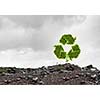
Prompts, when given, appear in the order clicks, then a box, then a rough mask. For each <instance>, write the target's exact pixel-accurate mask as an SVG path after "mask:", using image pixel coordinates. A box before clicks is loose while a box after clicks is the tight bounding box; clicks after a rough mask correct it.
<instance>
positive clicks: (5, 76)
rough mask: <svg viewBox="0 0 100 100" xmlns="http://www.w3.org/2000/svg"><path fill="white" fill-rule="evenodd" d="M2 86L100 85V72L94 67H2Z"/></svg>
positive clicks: (0, 79)
mask: <svg viewBox="0 0 100 100" xmlns="http://www.w3.org/2000/svg"><path fill="white" fill-rule="evenodd" d="M0 84H1V85H99V84H100V71H99V70H98V69H97V68H96V67H93V66H92V65H89V66H86V67H79V66H77V65H74V64H70V63H66V64H58V65H53V66H48V67H45V66H43V67H41V68H35V69H33V68H26V69H25V68H16V67H0Z"/></svg>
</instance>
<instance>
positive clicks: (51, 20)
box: [0, 15, 86, 51]
mask: <svg viewBox="0 0 100 100" xmlns="http://www.w3.org/2000/svg"><path fill="white" fill-rule="evenodd" d="M85 18H86V17H85V16H67V15H66V16H64V15H62V16H61V15H28V16H26V15H24V16H1V17H0V50H6V49H15V48H33V49H34V50H36V51H41V50H50V49H51V48H52V46H53V44H54V43H55V40H56V39H57V38H58V35H61V34H62V33H61V32H62V30H63V29H64V28H66V29H69V28H71V27H72V26H74V25H78V24H80V23H82V22H84V20H85Z"/></svg>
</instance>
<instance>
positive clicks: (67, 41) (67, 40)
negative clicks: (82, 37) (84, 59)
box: [54, 34, 81, 61]
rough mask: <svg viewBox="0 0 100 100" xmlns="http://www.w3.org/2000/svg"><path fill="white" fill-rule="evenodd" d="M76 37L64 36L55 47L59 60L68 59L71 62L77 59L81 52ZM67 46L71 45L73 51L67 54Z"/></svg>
mask: <svg viewBox="0 0 100 100" xmlns="http://www.w3.org/2000/svg"><path fill="white" fill-rule="evenodd" d="M75 40H76V37H73V36H72V35H71V34H64V35H63V36H62V37H61V39H60V40H59V44H57V45H54V47H55V49H54V54H55V55H56V57H57V58H58V59H66V61H70V60H72V59H73V58H77V57H78V56H79V54H80V52H81V50H80V47H79V45H78V44H75ZM65 45H70V46H71V49H70V50H69V51H68V52H66V51H65V50H64V47H63V46H65Z"/></svg>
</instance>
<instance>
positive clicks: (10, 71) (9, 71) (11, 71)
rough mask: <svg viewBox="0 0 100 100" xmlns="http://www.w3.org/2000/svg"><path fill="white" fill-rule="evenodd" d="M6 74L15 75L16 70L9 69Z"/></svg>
mask: <svg viewBox="0 0 100 100" xmlns="http://www.w3.org/2000/svg"><path fill="white" fill-rule="evenodd" d="M7 72H8V73H13V74H15V73H16V69H15V68H9V69H8V70H7Z"/></svg>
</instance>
